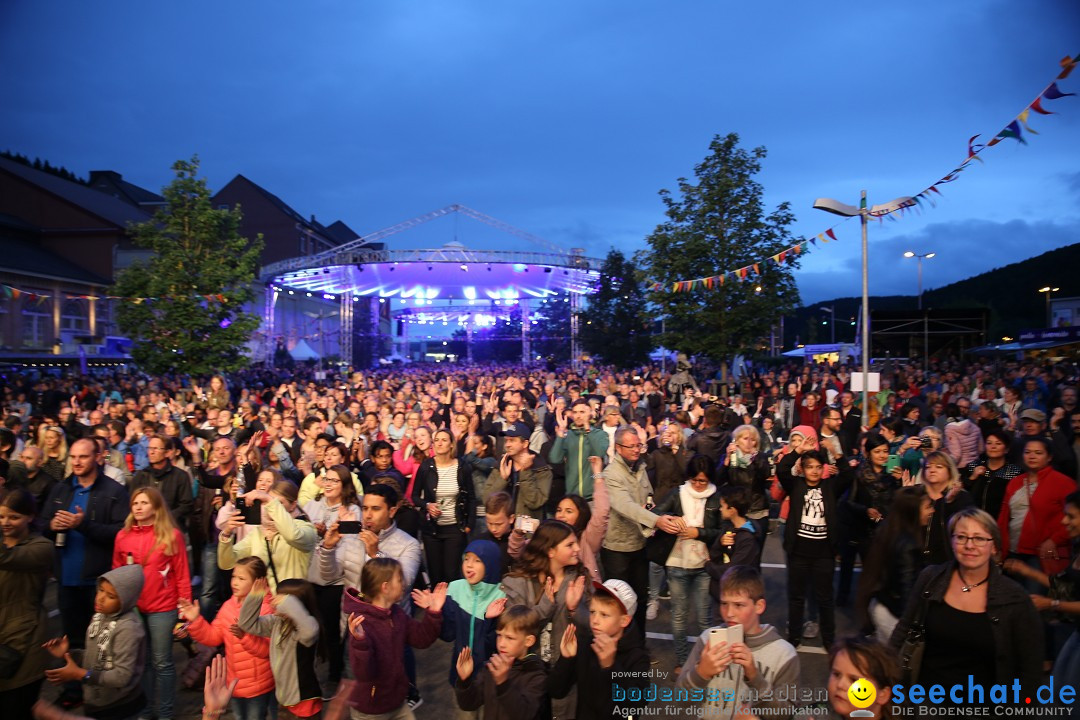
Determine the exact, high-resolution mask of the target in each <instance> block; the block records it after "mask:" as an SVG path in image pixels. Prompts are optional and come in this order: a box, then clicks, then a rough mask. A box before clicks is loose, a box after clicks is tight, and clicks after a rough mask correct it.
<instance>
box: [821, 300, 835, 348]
mask: <svg viewBox="0 0 1080 720" xmlns="http://www.w3.org/2000/svg"><path fill="white" fill-rule="evenodd" d="M821 312H827V313H829V331H830V333H831V336H832V343H833V344H834V345H835V344H836V306H835V305H834V306H832V307H822V308H821Z"/></svg>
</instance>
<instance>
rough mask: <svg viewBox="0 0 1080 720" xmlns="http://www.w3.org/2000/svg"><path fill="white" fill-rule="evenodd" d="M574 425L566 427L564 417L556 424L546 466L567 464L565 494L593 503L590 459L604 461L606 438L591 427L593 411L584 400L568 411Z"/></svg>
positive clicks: (598, 429) (576, 402) (563, 414)
mask: <svg viewBox="0 0 1080 720" xmlns="http://www.w3.org/2000/svg"><path fill="white" fill-rule="evenodd" d="M570 418H571V419H572V420H573V425H571V426H570V427H567V418H566V413H565V412H562V413H559V414H558V415H557V416H556V418H555V420H556V423H555V434H556V435H557V436H558V437H556V438H555V442H554V444H552V446H551V452H550V453H548V462H552V463H565V464H566V492H567V494H575V495H580V496H581V497H583V498H585V499H586V500H591V499H592V494H593V479H592V470H591V469H590V467H589V458H590V457H598V458H603V459H606V458H607V451H608V442H609V441H608V434H607V433H606V432H604V431H603V430H601V429H600V428H594V427H592V425H591V423H590V420H591V419H592V407H590V406H589V403H588V402H587V401H586V400H584V399H578V400H575V401H574V404H573V405H572V406H571V408H570Z"/></svg>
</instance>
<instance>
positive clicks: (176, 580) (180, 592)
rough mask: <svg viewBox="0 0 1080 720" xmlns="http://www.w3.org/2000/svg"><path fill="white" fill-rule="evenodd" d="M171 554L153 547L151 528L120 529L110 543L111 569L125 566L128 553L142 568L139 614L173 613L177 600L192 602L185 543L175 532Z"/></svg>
mask: <svg viewBox="0 0 1080 720" xmlns="http://www.w3.org/2000/svg"><path fill="white" fill-rule="evenodd" d="M173 532H174V533H175V535H174V539H173V548H174V549H175V553H174V554H173V555H166V554H165V552H164V551H163V550H162V549H161V548H159V547H155V545H156V540H155V538H154V528H153V527H151V526H142V525H136V526H134V527H132V528H131V529H130V530H128V529H124V530H121V531H120V532H119V533H118V534H117V536H116V541H115V542H114V544H113V562H112V566H113V567H114V568H117V567H120V566H121V565H125V564H127V561H128V554H129V553H130V555H131V561H132V562H133V563H135V564H136V565H142V566H143V590H142V594H141V595H139V602H138V605H137V607H138V608H139V610H140V611H141V612H144V613H152V612H176V603H177V601H178V600H179V599H180V598H184V599H185V600H190V599H191V575H190V573H189V572H188V560H187V550H186V548H187V543H186V542H185V541H184V535H183V533H181V532H180V531H179V530H176V529H174V530H173Z"/></svg>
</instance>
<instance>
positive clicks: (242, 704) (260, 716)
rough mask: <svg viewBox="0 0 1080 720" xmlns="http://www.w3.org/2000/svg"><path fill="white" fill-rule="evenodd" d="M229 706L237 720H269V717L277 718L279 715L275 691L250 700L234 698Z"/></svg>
mask: <svg viewBox="0 0 1080 720" xmlns="http://www.w3.org/2000/svg"><path fill="white" fill-rule="evenodd" d="M229 705H230V706H231V708H232V714H233V717H234V718H235V719H236V720H267V717H270V718H276V717H277V715H278V713H277V698H276V697H274V691H273V690H271V691H270V692H267V693H263V694H262V695H256V696H255V697H250V698H238V697H234V698H233V699H232V700H230V701H229Z"/></svg>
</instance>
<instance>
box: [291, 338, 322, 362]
mask: <svg viewBox="0 0 1080 720" xmlns="http://www.w3.org/2000/svg"><path fill="white" fill-rule="evenodd" d="M289 354H290V355H292V359H293V360H297V361H300V362H303V361H304V360H318V359H319V353H317V352H315V351H314V350H312V349H311V346H310V345H308V344H307V341H306V340H300V341H299V342H297V343H296V345H295V346H293V349H292V350H290V351H289Z"/></svg>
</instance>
